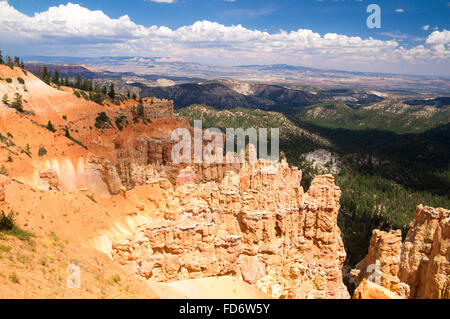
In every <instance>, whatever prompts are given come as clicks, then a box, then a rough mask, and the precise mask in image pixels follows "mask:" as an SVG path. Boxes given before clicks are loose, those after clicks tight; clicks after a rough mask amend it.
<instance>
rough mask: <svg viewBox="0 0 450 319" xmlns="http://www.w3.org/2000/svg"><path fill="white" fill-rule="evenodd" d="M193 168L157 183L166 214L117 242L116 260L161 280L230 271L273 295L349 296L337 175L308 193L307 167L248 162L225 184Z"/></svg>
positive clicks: (228, 174) (226, 178) (318, 180)
mask: <svg viewBox="0 0 450 319" xmlns="http://www.w3.org/2000/svg"><path fill="white" fill-rule="evenodd" d="M193 172H194V170H193V169H185V170H184V171H183V172H182V176H180V177H179V179H178V180H179V182H180V186H178V187H176V188H172V187H171V186H170V184H169V186H167V185H166V183H165V179H160V180H159V182H157V181H155V182H154V184H155V187H156V188H158V191H156V190H155V193H158V192H159V191H160V190H161V189H164V196H163V198H166V199H167V201H161V200H158V203H157V205H159V207H160V210H161V212H162V216H163V217H162V218H160V219H159V220H157V219H153V220H152V221H151V222H148V223H146V224H144V225H142V226H140V227H139V229H138V230H137V234H133V235H131V236H130V237H129V238H127V239H125V240H121V241H120V242H115V243H113V245H112V256H113V258H114V259H115V260H117V261H118V262H119V263H121V264H125V265H128V266H129V267H130V268H131V269H132V270H133V271H135V272H137V273H138V274H140V275H141V276H143V277H145V278H147V279H150V278H151V279H155V280H158V281H176V280H183V279H192V278H200V277H209V276H224V275H232V276H235V277H238V278H240V279H243V280H244V281H246V282H248V283H250V284H252V285H255V286H256V287H258V288H259V289H261V290H262V291H264V292H267V293H269V294H270V295H272V297H275V298H348V297H349V295H348V292H347V290H346V287H345V286H344V284H343V282H342V265H343V262H344V260H345V257H346V253H345V250H344V247H343V243H342V240H341V236H340V230H339V228H338V227H337V223H336V219H337V214H338V210H339V198H340V194H341V193H340V189H339V188H338V187H337V186H336V185H335V184H334V179H333V177H332V176H330V175H328V176H320V177H317V178H316V179H315V180H314V181H313V183H312V185H311V187H310V189H309V190H308V192H307V193H304V192H303V189H302V188H301V187H300V181H301V171H299V170H298V169H297V168H289V167H288V165H287V164H286V163H285V162H283V163H281V164H273V163H266V162H259V163H258V164H254V165H244V166H243V167H242V168H241V169H240V170H239V172H238V173H235V172H233V171H227V172H226V173H225V176H224V178H223V180H222V182H221V183H217V182H207V183H201V184H194V183H192V181H193V180H194V179H195V178H194V176H193V174H194V173H193ZM150 197H151V194H150V195H149V198H150Z"/></svg>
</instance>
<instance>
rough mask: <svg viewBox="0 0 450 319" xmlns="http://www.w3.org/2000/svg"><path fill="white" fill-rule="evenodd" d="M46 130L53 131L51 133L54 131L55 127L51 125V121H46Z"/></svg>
mask: <svg viewBox="0 0 450 319" xmlns="http://www.w3.org/2000/svg"><path fill="white" fill-rule="evenodd" d="M47 130H49V131H50V132H53V133H55V132H56V129H55V127H54V126H53V124H52V122H51V121H48V123H47Z"/></svg>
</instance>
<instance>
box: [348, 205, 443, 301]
mask: <svg viewBox="0 0 450 319" xmlns="http://www.w3.org/2000/svg"><path fill="white" fill-rule="evenodd" d="M401 239H402V237H401V232H400V231H391V232H389V233H387V232H382V231H379V230H375V231H374V232H373V236H372V239H371V242H370V248H369V253H368V255H367V256H366V257H365V258H364V260H362V261H361V262H360V263H359V264H358V265H357V266H356V269H354V270H353V271H352V274H353V275H354V276H355V278H356V280H357V281H358V282H360V281H361V280H363V279H364V278H369V277H371V278H373V279H374V280H375V281H378V283H379V284H380V285H381V286H382V287H384V288H387V289H389V290H390V291H392V292H395V293H396V294H398V295H400V296H404V297H408V298H433V299H435V298H445V299H448V298H450V211H449V210H445V209H442V208H437V209H436V208H431V207H426V206H425V207H424V206H422V205H420V206H418V207H417V209H416V212H415V215H414V220H413V221H412V223H411V228H410V230H409V232H408V234H407V236H406V239H405V241H404V242H403V244H402V243H401ZM370 265H375V267H373V266H372V267H370ZM368 268H373V269H369V271H368ZM375 272H376V273H375Z"/></svg>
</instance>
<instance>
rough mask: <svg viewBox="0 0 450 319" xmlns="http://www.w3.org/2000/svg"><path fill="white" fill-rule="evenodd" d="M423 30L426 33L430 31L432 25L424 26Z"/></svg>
mask: <svg viewBox="0 0 450 319" xmlns="http://www.w3.org/2000/svg"><path fill="white" fill-rule="evenodd" d="M422 30H424V31H428V30H430V25H429V24H426V25H424V26H422Z"/></svg>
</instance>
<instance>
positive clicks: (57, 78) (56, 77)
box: [52, 69, 59, 85]
mask: <svg viewBox="0 0 450 319" xmlns="http://www.w3.org/2000/svg"><path fill="white" fill-rule="evenodd" d="M52 82H53V83H55V84H57V85H59V71H58V70H57V69H56V70H55V73H53V77H52Z"/></svg>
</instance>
